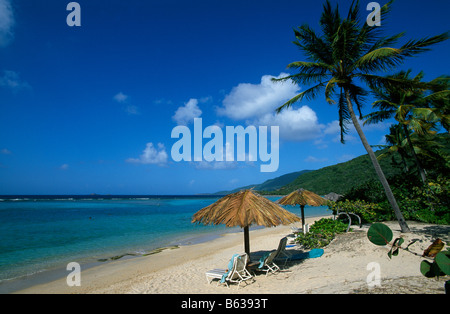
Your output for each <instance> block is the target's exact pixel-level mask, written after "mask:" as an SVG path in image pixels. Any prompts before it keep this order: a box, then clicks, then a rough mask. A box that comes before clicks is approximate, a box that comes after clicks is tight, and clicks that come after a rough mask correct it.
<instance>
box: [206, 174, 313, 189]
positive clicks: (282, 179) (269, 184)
mask: <svg viewBox="0 0 450 314" xmlns="http://www.w3.org/2000/svg"><path fill="white" fill-rule="evenodd" d="M310 171H311V170H302V171H296V172H291V173H288V174H285V175H282V176H279V177H276V178H274V179H270V180H267V181H265V182H263V183H260V184H251V185H247V186H243V187H239V188H236V189H233V190H230V191H219V192H216V193H214V194H216V195H227V194H231V193H234V192H238V191H240V190H245V189H251V188H253V189H254V190H256V191H266V192H270V191H275V190H278V189H281V188H282V187H284V186H285V185H286V184H289V183H291V182H292V181H294V180H295V179H296V178H298V176H300V175H302V174H305V173H307V172H310Z"/></svg>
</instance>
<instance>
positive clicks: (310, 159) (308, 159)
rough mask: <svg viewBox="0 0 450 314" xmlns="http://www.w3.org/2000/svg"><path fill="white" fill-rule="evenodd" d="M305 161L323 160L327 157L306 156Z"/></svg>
mask: <svg viewBox="0 0 450 314" xmlns="http://www.w3.org/2000/svg"><path fill="white" fill-rule="evenodd" d="M305 161H306V162H325V161H328V158H326V157H323V158H317V157H314V156H308V157H307V158H305Z"/></svg>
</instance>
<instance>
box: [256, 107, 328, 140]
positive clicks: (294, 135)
mask: <svg viewBox="0 0 450 314" xmlns="http://www.w3.org/2000/svg"><path fill="white" fill-rule="evenodd" d="M254 124H257V125H267V126H279V127H280V137H281V138H282V139H285V140H289V141H307V140H310V139H315V138H318V137H320V136H321V132H322V129H323V128H324V126H323V125H321V124H319V120H318V118H317V115H316V113H315V112H314V111H313V110H312V109H311V108H309V107H308V106H303V107H300V108H298V109H293V108H292V107H291V108H288V109H285V110H283V111H282V112H280V113H279V114H276V113H267V114H265V115H264V116H262V117H260V118H258V119H257V120H255V121H254Z"/></svg>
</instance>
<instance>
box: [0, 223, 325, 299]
mask: <svg viewBox="0 0 450 314" xmlns="http://www.w3.org/2000/svg"><path fill="white" fill-rule="evenodd" d="M327 217H332V215H326V216H315V217H306V219H305V220H306V222H307V223H309V224H311V223H312V222H313V221H315V220H318V219H321V218H327ZM290 228H291V225H289V226H277V227H273V228H261V227H256V228H255V227H254V228H253V229H252V228H251V229H250V247H252V243H251V242H252V239H253V237H257V238H259V237H264V236H267V235H268V234H269V235H270V234H272V233H274V232H275V233H276V232H280V230H281V231H282V232H284V233H285V232H286V231H287V232H290ZM192 238H194V239H195V240H203V241H201V242H200V241H196V242H195V243H189V242H190V241H188V243H186V244H185V245H180V246H179V247H178V248H176V249H173V250H171V249H167V248H160V249H155V250H160V251H159V252H157V253H156V254H146V256H144V255H139V256H124V257H122V258H120V259H117V260H108V261H106V262H97V263H92V264H91V265H89V264H86V265H82V268H81V287H69V286H67V283H66V276H67V275H68V274H69V272H68V271H66V270H65V269H59V270H58V273H59V277H58V278H55V276H51V277H50V278H49V279H51V280H43V279H44V278H41V280H40V282H32V284H31V285H27V286H26V287H25V286H23V287H22V288H20V289H16V290H14V291H10V292H7V293H12V294H22V293H25V294H35V293H45V294H53V293H103V292H96V291H98V289H99V286H101V285H103V284H111V283H113V282H116V281H118V282H120V281H123V277H128V276H130V277H129V278H130V279H131V278H132V276H133V275H131V274H129V272H130V269H133V270H132V271H131V272H132V273H133V274H142V271H139V270H137V269H146V270H147V272H148V273H152V272H157V271H160V270H162V269H166V268H168V267H173V266H174V265H177V264H180V263H182V262H185V261H186V260H190V259H196V258H199V257H202V256H206V255H209V254H214V253H216V250H217V251H220V250H219V248H227V247H229V246H231V245H234V246H236V245H238V246H239V245H242V248H241V250H242V251H243V250H244V247H243V231H242V230H240V229H239V230H238V231H234V232H225V233H223V232H222V233H221V234H219V233H209V234H206V235H204V234H200V235H197V236H194V237H192V236H191V237H189V238H187V239H192ZM275 245H276V246H275V247H274V248H273V249H276V247H277V245H278V243H276V244H275ZM212 248H214V249H213V250H212ZM230 256H231V255H230ZM137 265H139V266H137ZM136 266H137V267H136ZM135 268H136V269H135ZM111 274H115V275H117V277H116V279H114V278H106V277H110V276H111ZM99 277H100V278H101V280H100V281H101V282H103V284H99V283H95V282H94V278H99ZM85 278H87V279H85ZM119 278H120V279H119ZM84 282H88V285H89V287H86V284H84ZM100 290H102V289H100Z"/></svg>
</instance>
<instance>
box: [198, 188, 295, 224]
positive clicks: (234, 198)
mask: <svg viewBox="0 0 450 314" xmlns="http://www.w3.org/2000/svg"><path fill="white" fill-rule="evenodd" d="M296 221H300V218H299V217H297V216H296V215H294V214H293V213H291V212H289V211H287V210H285V209H284V208H282V207H281V206H279V205H277V204H275V203H274V202H272V201H270V200H268V199H267V198H265V197H263V196H260V195H258V194H256V193H255V192H253V191H252V190H243V191H239V192H236V193H233V194H230V195H227V196H225V197H223V198H221V199H219V200H218V201H216V202H215V203H214V204H211V205H209V206H207V207H205V208H203V209H201V210H199V211H198V212H197V213H196V214H195V215H194V217H193V219H192V222H198V223H204V224H207V225H208V224H214V225H218V224H225V225H226V226H227V227H235V226H240V227H241V228H244V227H248V226H250V225H252V224H256V225H260V226H266V227H274V226H278V225H281V224H282V225H288V224H291V223H293V222H296Z"/></svg>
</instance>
